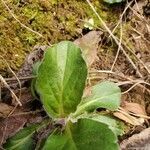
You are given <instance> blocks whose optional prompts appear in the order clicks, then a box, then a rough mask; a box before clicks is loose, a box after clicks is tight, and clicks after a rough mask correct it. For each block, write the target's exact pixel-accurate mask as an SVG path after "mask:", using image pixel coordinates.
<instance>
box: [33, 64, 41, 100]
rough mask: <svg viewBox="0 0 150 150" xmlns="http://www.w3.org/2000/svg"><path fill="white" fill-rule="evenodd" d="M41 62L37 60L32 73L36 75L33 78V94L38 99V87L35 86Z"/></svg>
mask: <svg viewBox="0 0 150 150" xmlns="http://www.w3.org/2000/svg"><path fill="white" fill-rule="evenodd" d="M40 64H41V61H38V62H36V63H35V64H34V65H33V71H32V74H33V76H35V78H34V79H33V80H32V82H31V92H32V95H33V96H34V97H35V98H37V99H38V97H37V94H36V88H35V83H36V76H37V74H38V68H39V66H40Z"/></svg>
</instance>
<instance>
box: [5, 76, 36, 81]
mask: <svg viewBox="0 0 150 150" xmlns="http://www.w3.org/2000/svg"><path fill="white" fill-rule="evenodd" d="M34 78H36V76H28V77H18V79H19V80H30V79H34ZM16 80H17V79H16V78H5V81H7V82H8V81H16Z"/></svg>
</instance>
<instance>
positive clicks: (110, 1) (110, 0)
mask: <svg viewBox="0 0 150 150" xmlns="http://www.w3.org/2000/svg"><path fill="white" fill-rule="evenodd" d="M124 1H125V0H104V2H106V3H110V4H114V3H120V2H124Z"/></svg>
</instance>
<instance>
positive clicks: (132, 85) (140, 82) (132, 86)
mask: <svg viewBox="0 0 150 150" xmlns="http://www.w3.org/2000/svg"><path fill="white" fill-rule="evenodd" d="M140 83H143V82H141V81H139V82H137V83H135V84H134V85H132V86H131V87H130V88H129V89H128V90H126V91H124V92H122V93H121V94H122V95H123V94H126V93H128V92H129V91H131V90H132V89H133V88H134V87H136V86H137V85H138V84H140Z"/></svg>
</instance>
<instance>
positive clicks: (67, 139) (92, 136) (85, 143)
mask: <svg viewBox="0 0 150 150" xmlns="http://www.w3.org/2000/svg"><path fill="white" fill-rule="evenodd" d="M48 149H52V150H84V149H85V150H117V149H118V144H117V137H116V135H115V134H114V133H113V132H112V131H111V130H110V129H109V128H108V126H107V125H106V124H103V123H100V122H98V121H94V120H91V119H79V120H78V122H76V123H71V122H69V123H68V124H67V126H66V129H65V131H64V132H63V133H60V134H53V135H50V136H49V138H48V139H47V141H46V143H45V145H44V147H43V150H48Z"/></svg>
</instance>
